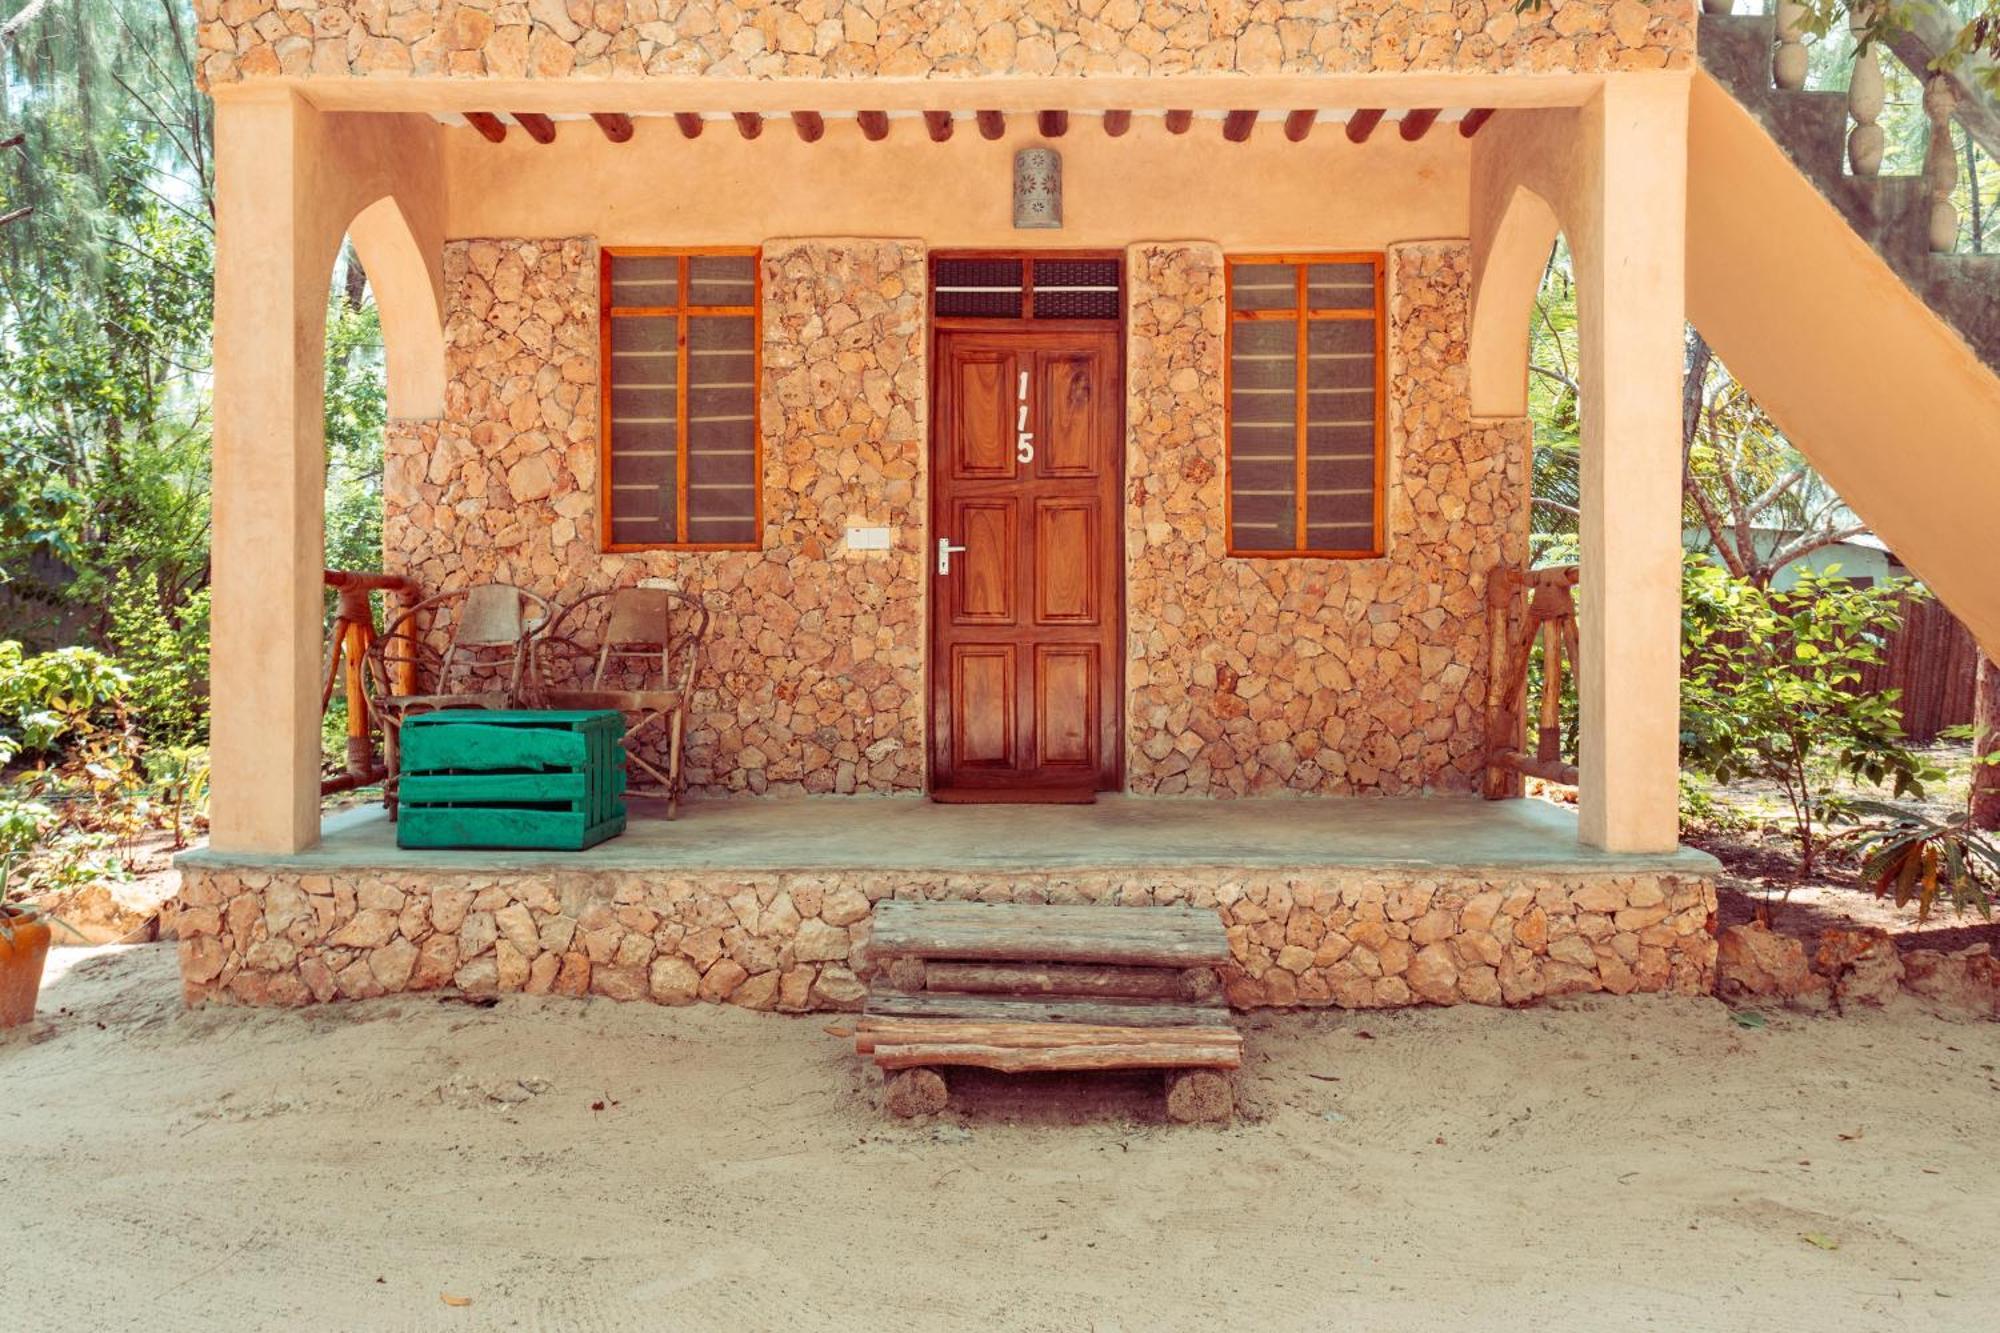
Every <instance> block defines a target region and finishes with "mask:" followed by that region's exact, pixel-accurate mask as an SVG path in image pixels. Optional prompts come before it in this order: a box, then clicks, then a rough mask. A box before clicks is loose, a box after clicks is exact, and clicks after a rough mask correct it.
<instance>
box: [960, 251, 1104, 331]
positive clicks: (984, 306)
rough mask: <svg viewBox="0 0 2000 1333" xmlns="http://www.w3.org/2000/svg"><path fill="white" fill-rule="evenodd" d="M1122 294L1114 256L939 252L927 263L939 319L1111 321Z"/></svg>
mask: <svg viewBox="0 0 2000 1333" xmlns="http://www.w3.org/2000/svg"><path fill="white" fill-rule="evenodd" d="M1123 300H1124V290H1123V281H1122V268H1121V265H1120V263H1119V260H1118V259H1117V257H1116V256H1080V255H1049V256H1041V255H1004V256H986V255H963V256H957V255H939V256H936V257H935V258H934V259H933V260H932V264H931V311H932V313H933V314H934V315H936V316H937V317H938V318H939V319H1034V320H1051V319H1069V320H1106V321H1111V320H1116V319H1117V318H1118V317H1119V315H1120V313H1121V312H1122V309H1123Z"/></svg>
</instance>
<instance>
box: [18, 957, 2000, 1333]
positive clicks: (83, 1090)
mask: <svg viewBox="0 0 2000 1333" xmlns="http://www.w3.org/2000/svg"><path fill="white" fill-rule="evenodd" d="M55 961H56V963H57V965H58V966H61V967H64V968H66V970H65V971H63V972H62V973H61V975H58V976H56V977H54V978H53V979H52V980H51V982H50V983H49V984H48V986H47V987H46V989H45V990H44V993H43V998H42V1016H41V1017H40V1018H39V1019H38V1020H37V1022H36V1023H35V1025H33V1026H32V1027H30V1028H27V1029H23V1030H20V1031H17V1032H15V1033H13V1034H11V1035H7V1036H0V1138H3V1139H4V1141H5V1145H6V1147H5V1150H4V1152H0V1253H4V1255H5V1262H6V1266H7V1270H8V1273H9V1277H8V1281H7V1291H6V1294H5V1297H4V1300H0V1325H4V1326H6V1327H8V1328H20V1329H33V1330H41V1329H58V1328H61V1329H92V1330H97V1329H107V1330H108V1329H127V1328H131V1329H139V1328H143V1329H148V1330H157V1329H175V1328H195V1327H208V1328H216V1329H228V1330H235V1329H264V1328H271V1329H286V1330H293V1331H297V1330H309V1329H323V1328H325V1329H420V1330H429V1329H445V1330H469V1329H599V1328H602V1329H658V1328H698V1329H731V1330H738V1329H749V1330H755V1329H777V1328H788V1329H789V1328H818V1327H837V1328H857V1329H867V1330H871V1333H873V1331H875V1330H889V1329H901V1328H923V1329H929V1328H981V1329H985V1328H994V1329H1100V1330H1102V1329H1162V1328H1167V1329H1172V1328H1190V1329H1193V1328H1199V1329H1203V1330H1212V1329H1215V1328H1231V1327H1246V1328H1247V1327H1258V1328H1274V1329H1290V1328H1314V1329H1328V1328H1337V1327H1349V1326H1359V1327H1396V1328H1401V1329H1433V1328H1478V1329H1534V1330H1550V1329H1589V1330H1608V1329H1626V1328H1645V1329H1675V1330H1678V1329H1689V1328H1702V1329H1759V1330H1785V1329H1802V1330H1812V1331H1813V1333H1826V1331H1827V1330H1834V1329H1890V1328H1925V1329H1943V1328H1967V1329H1970V1328H1992V1327H1993V1326H1994V1313H1993V1311H1994V1305H1993V1303H1994V1301H1995V1299H1996V1298H2000V1274H1996V1273H1995V1271H1994V1269H1993V1267H1992V1265H1991V1263H1990V1262H1989V1261H1988V1258H1987V1256H1986V1249H1987V1246H1988V1242H1989V1241H1990V1240H1991V1237H1992V1232H1993V1227H1994V1223H1995V1221H1996V1218H2000V1202H1996V1201H2000V1159H1996V1155H1995V1152H1994V1147H1995V1145H1994V1142H1993V1134H1994V1130H1995V1127H1996V1126H2000V1074H1996V1072H1995V1071H1996V1066H2000V1025H1996V1024H1952V1023H1945V1022H1940V1021H1938V1020H1935V1019H1931V1018H1927V1017H1923V1016H1921V1015H1919V1014H1916V1013H1894V1014H1884V1015H1874V1016H1870V1017H1866V1018H1854V1017H1850V1018H1845V1019H1810V1018H1804V1017H1792V1016H1786V1015H1771V1016H1770V1018H1769V1022H1768V1025H1767V1026H1764V1027H1762V1028H1756V1029H1744V1028H1742V1027H1739V1026H1738V1025H1737V1024H1736V1023H1735V1022H1733V1021H1732V1019H1731V1016H1730V1014H1729V1012H1728V1011H1727V1010H1726V1009H1724V1008H1723V1007H1722V1006H1721V1005H1720V1004H1718V1003H1716V1002H1713V1001H1693V1000H1675V1001H1664V1000H1654V999H1646V998H1638V997H1634V998H1628V999H1622V1000H1618V999H1593V1000H1589V1001H1571V1002H1565V1003H1561V1004H1555V1005H1550V1006H1547V1007H1544V1008H1541V1009H1536V1010H1530V1011H1522V1012H1511V1013H1510V1012H1495V1011H1490V1010H1480V1009H1475V1008H1470V1007H1466V1008H1460V1009H1453V1010H1445V1011H1428V1012H1423V1011H1404V1012H1399V1013H1376V1014H1367V1015H1362V1014H1324V1015H1312V1016H1282V1017H1266V1018H1250V1019H1246V1020H1245V1026H1246V1028H1247V1029H1248V1031H1249V1036H1250V1043H1249V1046H1250V1057H1249V1064H1248V1065H1247V1067H1246V1068H1245V1070H1244V1072H1243V1075H1242V1080H1241V1083H1242V1092H1243V1096H1244V1099H1245V1100H1246V1102H1247V1103H1248V1113H1247V1115H1246V1116H1245V1117H1244V1118H1243V1119H1242V1120H1240V1121H1239V1123H1238V1124H1236V1125H1235V1126H1233V1127H1231V1128H1229V1129H1226V1130H1215V1129H1202V1128H1194V1129H1187V1128H1178V1127H1174V1126H1171V1125H1168V1124H1166V1123H1164V1122H1163V1120H1162V1118H1161V1114H1160V1099H1159V1096H1158V1093H1157V1085H1156V1084H1154V1083H1152V1082H1151V1081H1149V1080H1133V1081H1130V1082H1121V1081H1118V1080H1116V1079H1113V1080H1109V1081H1095V1082H1093V1081H1088V1080H1082V1079H1076V1078H1070V1079H1064V1080H1058V1081H1047V1082H1012V1081H1009V1080H1006V1079H1004V1078H1000V1077H998V1076H993V1077H990V1078H986V1079H982V1080H977V1081H975V1080H974V1079H972V1078H970V1077H968V1078H966V1079H964V1080H963V1081H962V1082H960V1083H959V1084H957V1085H956V1087H957V1091H958V1098H957V1102H956V1104H955V1106H954V1110H953V1111H952V1112H951V1113H950V1114H948V1115H946V1116H944V1117H940V1118H938V1119H936V1120H933V1121H930V1122H926V1123H917V1124H903V1123H890V1122H885V1121H884V1120H883V1119H882V1118H881V1116H880V1115H879V1114H878V1112H877V1111H876V1109H875V1104H874V1097H875V1092H876V1088H877V1081H876V1077H875V1076H874V1074H873V1072H872V1070H868V1069H866V1068H864V1067H863V1066H862V1065H861V1063H860V1062H859V1061H857V1060H856V1059H855V1057H854V1056H853V1055H852V1054H851V1053H850V1049H849V1047H848V1046H847V1045H846V1044H844V1043H842V1042H841V1041H838V1040H836V1039H835V1038H833V1037H830V1036H828V1035H826V1033H825V1032H824V1031H823V1027H824V1026H825V1024H826V1023H827V1022H828V1021H829V1020H828V1019H827V1018H826V1017H823V1016H821V1017H814V1018H809V1019H797V1018H784V1017H777V1016H772V1015H759V1014H751V1013H745V1012H741V1011H737V1010H730V1009H720V1008H708V1007H701V1008H694V1009H682V1010H665V1009H659V1008H655V1007H653V1006H650V1005H619V1004H614V1003H610V1002H607V1001H601V1000H598V1001H591V1002H588V1003H583V1004H579V1003H576V1002H572V1001H534V1000H527V999H519V998H516V999H510V1000H507V1001H503V1002H501V1003H499V1004H498V1005H495V1006H492V1007H488V1008H479V1007H474V1006H471V1005H466V1004H456V1003H443V1002H438V1001H434V1000H424V1001H418V1000H413V999H394V1000H382V1001H376V1002H372V1003H368V1004H361V1005H352V1006H344V1007H334V1008H325V1009H319V1010H314V1011H309V1012H303V1013H300V1012H262V1011H260V1012H245V1011H240V1010H226V1009H210V1010H206V1011H201V1012H196V1013H186V1012H183V1011H182V1010H181V1009H180V1008H179V1006H178V1002H177V999H176V988H175V978H174V968H173V954H172V951H171V946H166V945H141V946H136V947H129V948H122V949H121V948H107V949H99V950H88V951H86V950H66V951H60V952H59V954H58V956H57V959H56V960H55ZM1808 1237H1813V1238H1817V1240H1818V1242H1819V1243H1818V1244H1815V1243H1814V1242H1813V1241H1812V1240H1809V1239H1807V1238H1808ZM1821 1245H1827V1246H1835V1247H1837V1248H1830V1249H1829V1248H1821ZM30 1277H31V1278H32V1280H27V1279H29V1278H30ZM446 1294H449V1295H450V1296H452V1297H454V1298H461V1299H467V1300H469V1302H470V1303H469V1304H465V1305H462V1306H451V1305H447V1304H446V1303H445V1301H444V1299H443V1297H444V1296H445V1295H446Z"/></svg>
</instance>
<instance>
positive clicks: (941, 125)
mask: <svg viewBox="0 0 2000 1333" xmlns="http://www.w3.org/2000/svg"><path fill="white" fill-rule="evenodd" d="M924 128H925V129H926V130H929V131H930V135H931V142H932V143H943V142H944V141H945V140H946V139H949V138H950V137H951V112H949V111H926V112H924Z"/></svg>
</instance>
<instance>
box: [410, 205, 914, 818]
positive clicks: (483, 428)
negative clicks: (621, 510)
mask: <svg viewBox="0 0 2000 1333" xmlns="http://www.w3.org/2000/svg"><path fill="white" fill-rule="evenodd" d="M763 268H764V272H763V283H764V317H763V319H764V324H763V332H764V353H763V356H764V391H763V400H762V406H761V409H760V411H761V424H762V430H763V436H764V475H763V479H762V484H763V504H764V533H763V549H762V550H759V551H750V552H744V551H731V552H700V553H696V552H674V551H651V552H635V553H628V554H607V553H602V552H601V551H600V549H599V542H598V534H597V514H598V509H597V503H598V502H597V485H598V476H597V460H598V453H597V450H598V421H597V418H598V356H597V339H598V310H597V248H596V246H595V245H594V244H592V243H591V242H589V241H586V240H564V241H492V240H474V241H456V242H452V243H451V244H450V245H449V246H447V248H446V253H445V284H446V297H445V301H446V324H445V339H446V374H447V390H446V399H445V419H444V421H443V422H442V423H439V424H438V425H436V426H435V427H432V426H429V425H427V424H426V425H399V427H398V428H397V429H395V430H392V431H391V432H390V435H389V440H388V447H387V459H386V465H385V483H384V491H385V504H386V513H385V517H384V522H383V541H384V546H385V548H386V551H385V559H386V562H387V567H388V568H389V569H390V570H392V571H394V572H398V573H407V574H410V575H412V576H414V577H415V578H416V579H417V581H418V582H419V583H420V584H421V585H422V586H423V588H424V589H425V590H426V592H431V591H437V590H443V589H450V588H462V587H465V586H468V585H470V584H474V583H480V582H486V581H491V580H500V581H505V582H510V583H516V584H519V585H520V586H522V587H525V588H528V589H529V590H531V591H533V592H536V593H539V594H541V595H543V596H545V597H550V598H552V599H556V600H558V601H561V600H567V599H570V598H574V597H576V596H577V595H579V594H581V593H584V592H588V591H596V590H598V589H601V588H607V587H620V586H631V585H633V584H636V583H638V582H639V581H640V580H642V579H650V578H658V579H665V580H667V581H669V582H671V583H673V584H676V585H677V586H679V587H680V588H681V589H682V590H683V591H685V592H687V593H689V594H690V595H692V596H695V597H698V598H700V599H701V600H702V601H703V602H704V603H705V604H706V605H707V606H708V607H709V609H710V611H711V612H712V613H713V615H714V621H713V624H712V626H711V629H710V634H709V642H708V646H707V648H706V649H705V651H704V655H703V658H702V668H701V674H700V679H699V689H698V691H697V694H696V698H695V705H694V712H695V716H694V718H693V721H692V725H691V728H690V730H689V733H688V739H687V764H688V768H687V774H688V780H689V783H690V786H691V788H692V789H694V790H696V791H712V792H741V791H750V792H759V793H761V792H765V791H779V792H786V791H790V792H812V793H824V792H840V793H853V792H898V791H902V792H915V791H918V790H921V788H922V786H923V780H924V756H923V725H924V704H923V690H922V683H923V648H922V644H923V636H924V616H923V590H924V580H923V576H922V564H921V552H920V550H919V543H920V542H921V540H922V535H923V529H924V509H923V506H924V495H923V452H922V451H923V440H924V434H925V432H924V422H925V414H926V410H927V409H926V407H925V398H926V384H925V379H924V356H923V348H924V304H923V303H924V295H923V293H924V286H925V284H924V251H923V248H922V246H920V245H917V244H914V243H909V242H901V241H872V240H871V241H812V242H783V241H776V242H771V243H769V244H767V245H766V246H765V247H764V258H763ZM850 519H851V520H853V521H855V522H857V523H859V522H867V523H875V524H886V525H888V526H890V527H893V528H894V529H895V530H896V531H897V532H898V534H899V537H900V541H899V544H898V546H897V547H896V549H895V550H893V551H889V552H883V553H871V554H869V555H866V556H861V555H849V554H846V553H845V552H844V551H843V550H842V549H841V546H840V538H841V536H842V534H843V533H844V531H845V527H846V524H847V522H848V521H849V520H850Z"/></svg>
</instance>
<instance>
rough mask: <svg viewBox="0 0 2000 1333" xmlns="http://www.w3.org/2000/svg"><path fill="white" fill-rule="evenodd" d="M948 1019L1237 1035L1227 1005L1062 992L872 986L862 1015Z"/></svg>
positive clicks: (964, 1021)
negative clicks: (1112, 999)
mask: <svg viewBox="0 0 2000 1333" xmlns="http://www.w3.org/2000/svg"><path fill="white" fill-rule="evenodd" d="M878 1018H917V1019H950V1020H954V1021H957V1022H963V1023H1075V1024H1084V1025H1087V1026H1094V1027H1133V1028H1173V1027H1193V1028H1213V1029H1215V1030H1217V1031H1221V1032H1228V1033H1231V1034H1234V1033H1235V1031H1236V1029H1235V1028H1233V1027H1231V1026H1230V1024H1229V1010H1228V1009H1227V1008H1225V1007H1223V1006H1221V1005H1212V1004H1174V1003H1170V1002H1167V1001H1153V1002H1137V1001H1135V1002H1133V1003H1129V1004H1114V1003H1109V1002H1107V1001H1103V1000H1094V999H1082V998H1073V997H1070V996H1062V995H1050V996H1040V995H1024V996H1013V995H940V994H937V993H936V992H934V991H927V992H923V993H921V994H914V995H912V994H905V993H903V992H901V991H890V990H873V991H870V992H869V994H868V1002H867V1004H866V1005H865V1006H864V1007H863V1009H862V1019H863V1021H864V1022H866V1021H867V1020H869V1019H878Z"/></svg>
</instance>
